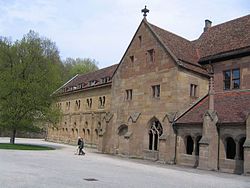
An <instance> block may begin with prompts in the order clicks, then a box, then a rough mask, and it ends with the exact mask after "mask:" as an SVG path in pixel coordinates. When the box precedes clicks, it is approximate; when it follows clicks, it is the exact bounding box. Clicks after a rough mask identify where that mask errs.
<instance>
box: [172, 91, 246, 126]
mask: <svg viewBox="0 0 250 188" xmlns="http://www.w3.org/2000/svg"><path fill="white" fill-rule="evenodd" d="M214 100H215V101H214V108H215V111H216V112H217V114H218V118H219V121H218V123H244V122H245V121H246V116H247V114H248V113H249V112H250V90H247V91H229V92H222V93H216V94H215V96H214ZM207 110H208V96H207V97H205V98H204V99H202V100H201V101H200V102H198V103H197V104H196V105H194V106H192V107H191V108H189V109H188V110H187V111H186V112H185V113H184V114H183V115H182V116H180V117H179V118H177V121H176V124H195V123H202V122H203V115H204V113H205V112H206V111H207Z"/></svg>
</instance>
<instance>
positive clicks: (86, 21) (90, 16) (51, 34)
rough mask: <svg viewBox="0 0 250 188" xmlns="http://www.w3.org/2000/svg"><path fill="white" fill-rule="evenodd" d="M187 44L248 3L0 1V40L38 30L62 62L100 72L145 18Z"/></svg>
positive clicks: (202, 0)
mask: <svg viewBox="0 0 250 188" xmlns="http://www.w3.org/2000/svg"><path fill="white" fill-rule="evenodd" d="M145 5H147V8H148V9H149V10H150V12H149V14H148V16H147V20H148V21H149V22H150V23H152V24H154V25H157V26H159V27H161V28H163V29H165V30H168V31H171V32H173V33H175V34H178V35H180V36H182V37H184V38H187V39H189V40H193V39H196V38H198V37H199V35H200V34H201V32H202V31H203V27H204V20H205V19H209V20H211V21H212V22H213V25H217V24H220V23H223V22H225V21H229V20H231V19H234V18H237V17H241V16H244V15H247V14H249V13H250V1H249V0H151V1H149V0H0V36H6V37H11V38H12V40H16V39H21V38H22V36H23V35H24V34H26V33H28V32H29V30H34V31H36V32H38V33H39V34H40V36H45V37H47V38H49V39H51V40H52V41H54V42H56V44H57V47H58V48H59V51H60V55H61V57H62V59H65V58H66V57H73V58H76V57H80V58H85V57H89V58H94V59H95V60H97V61H98V62H99V64H98V66H99V67H100V68H103V67H106V66H109V65H112V64H116V63H119V61H120V59H121V58H122V56H123V54H124V52H125V50H126V48H127V47H128V44H129V43H130V41H131V39H132V37H133V35H134V33H135V31H136V29H137V27H138V26H139V24H140V22H141V20H142V18H143V16H142V13H141V12H140V11H141V9H142V8H144V6H145Z"/></svg>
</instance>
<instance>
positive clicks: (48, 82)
mask: <svg viewBox="0 0 250 188" xmlns="http://www.w3.org/2000/svg"><path fill="white" fill-rule="evenodd" d="M0 72H1V74H0V88H1V90H0V126H1V127H4V128H5V129H7V130H9V131H10V132H11V139H10V142H11V143H13V144H14V143H15V136H16V132H17V131H27V130H29V131H32V130H34V129H35V128H36V126H37V125H38V124H41V122H52V123H56V122H57V121H58V119H59V114H60V112H59V110H58V109H56V108H54V107H52V106H53V105H52V102H53V101H54V98H53V96H51V93H52V92H53V91H54V90H55V89H56V88H57V87H58V86H59V85H60V84H61V78H60V57H59V52H58V50H57V47H56V45H55V44H54V43H53V42H51V41H50V40H48V39H46V38H42V37H39V35H38V34H37V33H35V32H33V31H30V32H29V33H28V34H26V35H24V37H23V38H22V39H21V40H17V41H15V42H14V43H12V42H10V41H9V40H7V39H6V38H1V39H0ZM44 124H46V123H43V125H44Z"/></svg>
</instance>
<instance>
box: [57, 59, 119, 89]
mask: <svg viewBox="0 0 250 188" xmlns="http://www.w3.org/2000/svg"><path fill="white" fill-rule="evenodd" d="M116 67H117V64H115V65H112V66H110V67H106V68H103V69H100V70H97V71H94V72H90V73H87V74H80V75H76V76H75V77H73V78H72V79H71V80H69V81H68V82H66V84H64V85H63V86H62V87H60V88H59V89H58V90H57V91H56V92H55V93H57V94H63V93H68V92H72V91H78V90H82V89H88V88H93V87H97V86H103V85H107V84H111V82H112V79H111V78H112V76H113V74H114V71H115V69H116Z"/></svg>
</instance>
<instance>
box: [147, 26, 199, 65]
mask: <svg viewBox="0 0 250 188" xmlns="http://www.w3.org/2000/svg"><path fill="white" fill-rule="evenodd" d="M149 25H150V26H151V28H152V30H153V31H154V32H155V33H157V35H158V36H159V37H160V38H161V40H162V42H163V43H164V44H165V45H166V46H167V47H168V48H169V49H170V50H171V52H172V53H173V54H174V55H175V56H176V57H177V59H178V60H181V61H186V62H189V63H193V64H196V65H197V62H198V57H197V55H196V51H195V47H194V45H193V44H192V42H191V41H189V40H187V39H184V38H182V37H180V36H178V35H176V34H174V33H171V32H169V31H166V30H164V29H161V28H159V27H157V26H155V25H153V24H150V23H149Z"/></svg>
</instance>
